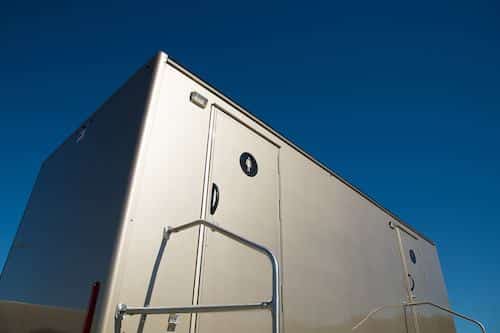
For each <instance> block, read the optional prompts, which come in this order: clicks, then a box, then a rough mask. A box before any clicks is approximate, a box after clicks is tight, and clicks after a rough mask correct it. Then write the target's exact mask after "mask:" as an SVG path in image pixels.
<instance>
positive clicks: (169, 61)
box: [165, 53, 436, 246]
mask: <svg viewBox="0 0 500 333" xmlns="http://www.w3.org/2000/svg"><path fill="white" fill-rule="evenodd" d="M165 54H166V53H165ZM166 62H167V64H169V65H171V66H172V67H174V68H176V69H177V70H179V71H180V72H181V73H183V74H185V75H186V76H188V77H190V78H191V79H193V80H194V81H196V82H198V83H199V84H201V85H202V86H203V87H204V88H206V89H207V90H209V91H211V92H212V93H214V94H215V95H217V96H218V97H219V98H221V99H222V100H224V101H225V102H226V103H228V104H230V105H231V106H233V107H234V108H235V109H237V110H238V111H240V112H242V113H243V114H245V115H246V116H247V117H249V118H250V119H252V120H254V121H255V122H257V123H258V124H259V125H261V126H263V127H264V128H266V129H267V130H268V131H270V132H271V133H273V134H274V135H276V136H277V137H279V138H280V139H281V140H283V141H284V142H286V143H287V144H289V145H290V146H291V147H292V148H294V149H295V150H296V151H298V152H299V153H300V154H302V155H303V156H304V157H306V158H307V159H309V160H310V161H312V162H313V163H314V164H316V165H318V166H319V167H320V168H322V169H323V170H325V171H326V172H328V173H329V174H331V175H332V176H333V177H335V178H337V179H338V180H339V181H341V182H342V183H344V184H345V185H347V186H348V187H350V188H351V189H352V190H354V191H355V192H357V193H358V194H360V195H361V196H362V197H363V198H365V199H366V200H368V201H369V202H371V203H372V204H373V205H375V206H376V207H378V208H379V209H381V210H382V211H384V212H385V213H386V214H388V215H389V216H391V217H392V218H394V219H395V220H397V221H398V222H399V223H401V224H403V225H404V226H406V227H407V228H409V229H410V230H412V231H413V232H415V233H416V234H417V235H419V236H420V237H422V238H423V239H425V240H426V241H428V242H429V243H431V244H432V245H434V246H435V245H436V244H435V242H434V241H433V240H432V239H430V238H429V237H427V236H425V235H424V234H422V233H421V232H419V231H418V230H415V228H414V227H412V226H411V225H410V224H408V223H406V222H404V221H403V220H402V219H401V218H400V217H399V216H398V215H396V214H395V213H393V212H391V211H390V210H389V209H387V208H385V207H384V206H382V205H381V204H380V203H379V202H377V201H376V200H375V199H373V198H372V197H370V196H369V195H368V194H366V193H364V192H362V191H361V190H360V189H359V188H358V187H356V186H355V185H353V184H351V183H350V182H348V181H347V180H346V179H344V178H343V177H342V176H340V175H339V174H338V173H336V172H335V171H333V170H332V169H330V168H329V167H327V166H326V165H325V164H323V163H321V162H320V161H319V160H318V159H316V158H315V157H313V156H312V155H310V154H309V153H307V152H306V151H305V150H304V149H302V148H301V147H300V146H299V145H297V144H295V143H294V142H292V141H291V140H290V139H288V138H287V137H286V136H284V135H283V134H282V133H280V132H279V131H277V130H275V129H274V128H272V127H271V126H270V125H268V124H267V123H266V122H264V121H263V120H261V119H259V118H258V117H257V116H255V115H254V114H252V113H251V112H250V111H248V110H247V109H246V108H244V107H243V106H241V105H240V104H238V103H237V102H235V101H234V100H233V99H231V98H230V97H228V96H226V95H225V94H224V93H222V92H221V91H220V90H218V89H216V88H215V87H214V86H213V85H212V84H210V83H209V82H207V81H205V80H203V79H201V78H200V77H199V76H198V75H196V74H195V73H193V72H192V71H190V70H188V69H186V68H185V67H184V66H182V65H181V64H180V63H179V62H178V61H176V60H174V59H172V58H171V56H168V57H167V61H166Z"/></svg>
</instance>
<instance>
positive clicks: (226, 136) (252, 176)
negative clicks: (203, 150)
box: [197, 108, 280, 333]
mask: <svg viewBox="0 0 500 333" xmlns="http://www.w3.org/2000/svg"><path fill="white" fill-rule="evenodd" d="M213 112H215V114H214V117H215V120H214V130H213V146H212V154H211V169H210V177H209V182H208V186H209V188H208V191H207V192H208V200H207V209H206V212H207V219H208V220H210V221H212V222H214V223H216V224H218V225H220V226H221V227H224V228H226V229H228V230H230V231H232V232H234V233H236V234H239V235H241V236H243V237H246V238H247V239H249V240H252V241H254V242H257V243H259V244H262V245H264V246H266V247H268V248H270V249H271V250H272V251H273V253H274V254H275V255H277V256H278V257H279V255H280V254H279V248H280V246H279V244H280V222H279V174H278V153H279V147H278V146H277V145H275V144H274V143H272V142H271V141H270V140H268V139H267V138H265V137H264V136H263V135H262V134H260V133H257V132H256V131H254V130H252V129H251V128H249V127H247V126H246V125H244V124H242V123H241V122H239V121H238V120H236V119H234V118H232V117H231V116H230V115H228V114H227V113H225V112H224V111H222V110H220V109H218V108H214V111H213ZM203 247H204V251H203V260H202V273H201V282H200V296H199V304H243V303H253V302H261V301H264V300H270V299H271V294H272V293H271V291H272V289H271V286H272V275H271V267H270V264H269V261H268V259H267V258H266V257H265V256H263V255H262V254H260V253H257V252H255V251H253V250H250V249H248V248H245V247H243V246H242V245H240V244H238V243H235V242H234V241H232V240H230V239H227V238H225V237H224V236H222V235H220V234H217V233H214V232H211V231H210V230H206V233H205V241H204V244H203ZM197 331H198V333H210V332H218V333H220V332H228V333H229V332H240V333H245V332H248V333H250V332H252V333H255V332H263V333H264V332H271V315H270V313H269V311H267V310H262V311H260V310H259V311H245V312H230V313H210V314H200V315H199V316H198V322H197Z"/></svg>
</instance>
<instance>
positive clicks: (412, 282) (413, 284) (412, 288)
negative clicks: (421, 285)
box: [408, 274, 415, 291]
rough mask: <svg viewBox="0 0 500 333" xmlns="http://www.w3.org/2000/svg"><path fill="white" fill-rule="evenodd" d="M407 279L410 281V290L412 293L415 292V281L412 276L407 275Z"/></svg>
mask: <svg viewBox="0 0 500 333" xmlns="http://www.w3.org/2000/svg"><path fill="white" fill-rule="evenodd" d="M408 277H409V278H410V281H411V284H410V290H411V291H414V290H415V279H413V276H411V274H408Z"/></svg>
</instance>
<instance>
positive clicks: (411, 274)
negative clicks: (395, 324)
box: [397, 228, 455, 333]
mask: <svg viewBox="0 0 500 333" xmlns="http://www.w3.org/2000/svg"><path fill="white" fill-rule="evenodd" d="M397 232H398V238H399V242H400V247H401V255H402V259H403V267H404V274H405V277H406V281H407V288H408V301H409V302H417V301H429V302H434V303H437V304H441V305H445V306H446V305H447V304H446V303H445V302H446V296H445V291H444V283H443V281H442V278H441V275H440V273H439V262H437V261H436V259H437V257H435V256H434V254H435V252H436V251H435V247H434V245H432V244H430V243H429V242H427V241H426V240H423V239H420V238H419V237H417V236H416V235H414V234H413V233H410V232H409V231H406V230H404V229H402V228H398V230H397ZM436 268H437V269H436ZM443 295H444V296H443ZM407 320H408V328H409V331H410V333H411V332H415V333H454V332H455V327H454V323H453V319H452V318H451V317H450V316H449V315H448V314H447V313H445V312H442V311H440V310H436V309H435V308H433V307H430V306H426V305H422V306H417V307H410V308H408V309H407Z"/></svg>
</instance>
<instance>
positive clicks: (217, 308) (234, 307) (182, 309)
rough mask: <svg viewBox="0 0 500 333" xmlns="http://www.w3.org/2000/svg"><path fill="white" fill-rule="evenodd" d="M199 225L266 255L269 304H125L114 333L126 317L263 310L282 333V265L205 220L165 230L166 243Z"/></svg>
mask: <svg viewBox="0 0 500 333" xmlns="http://www.w3.org/2000/svg"><path fill="white" fill-rule="evenodd" d="M198 225H204V226H206V227H207V228H209V229H210V230H212V231H214V232H218V233H219V234H221V235H224V236H226V237H227V238H230V239H232V240H234V241H236V242H238V243H239V244H242V245H244V246H246V247H248V248H250V249H253V250H255V251H257V252H259V253H262V254H264V255H265V256H266V257H267V258H268V259H269V262H270V263H271V266H272V275H273V276H272V279H273V285H272V298H271V300H269V301H263V302H261V303H253V304H220V305H188V306H176V307H131V306H128V305H126V304H118V305H117V307H116V312H115V333H121V328H122V321H123V318H124V316H126V315H129V316H132V315H158V314H177V313H202V312H204V313H206V312H231V311H245V310H263V309H267V310H270V311H271V315H272V332H273V333H280V320H281V319H280V304H281V289H280V285H279V284H280V269H279V262H278V259H277V258H276V256H275V255H274V254H273V253H272V252H271V250H269V249H268V248H266V247H265V246H262V245H260V244H257V243H254V242H252V241H250V240H248V239H246V238H244V237H242V236H239V235H237V234H235V233H232V232H231V231H229V230H226V229H224V228H222V227H219V226H218V225H216V224H213V223H211V222H208V221H206V220H196V221H193V222H190V223H186V224H183V225H180V226H177V227H166V228H164V231H163V240H164V241H165V242H167V241H168V240H169V238H170V236H171V235H172V234H174V233H178V232H181V231H184V230H187V229H190V228H193V227H196V226H198Z"/></svg>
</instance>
